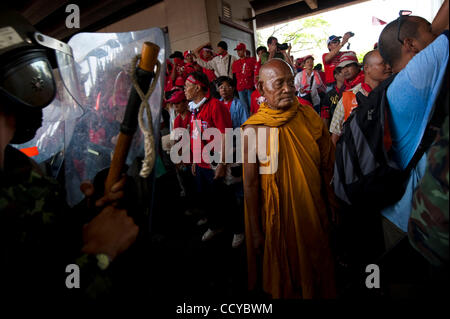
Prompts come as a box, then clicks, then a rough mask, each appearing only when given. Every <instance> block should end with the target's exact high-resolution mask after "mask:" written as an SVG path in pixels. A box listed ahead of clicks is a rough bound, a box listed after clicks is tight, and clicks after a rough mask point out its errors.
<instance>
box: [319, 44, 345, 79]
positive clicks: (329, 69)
mask: <svg viewBox="0 0 450 319" xmlns="http://www.w3.org/2000/svg"><path fill="white" fill-rule="evenodd" d="M347 52H352V51H345V52H339V53H338V54H336V56H335V57H334V58H333V59H331V61H330V62H329V63H325V56H326V55H327V54H328V53H329V52H328V53H324V54H323V55H322V61H323V67H324V69H325V84H326V85H328V84H331V83H333V82H335V79H334V75H333V72H334V69H336V67H337V66H338V64H339V63H340V62H341V56H342V55H343V54H344V53H347Z"/></svg>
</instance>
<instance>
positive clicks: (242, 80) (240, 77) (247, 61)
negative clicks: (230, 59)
mask: <svg viewBox="0 0 450 319" xmlns="http://www.w3.org/2000/svg"><path fill="white" fill-rule="evenodd" d="M255 64H256V60H255V58H243V59H239V60H236V61H234V63H233V65H232V67H231V69H232V71H233V73H234V74H236V80H237V83H236V89H237V90H238V91H244V90H253V89H254V88H255V80H254V78H255Z"/></svg>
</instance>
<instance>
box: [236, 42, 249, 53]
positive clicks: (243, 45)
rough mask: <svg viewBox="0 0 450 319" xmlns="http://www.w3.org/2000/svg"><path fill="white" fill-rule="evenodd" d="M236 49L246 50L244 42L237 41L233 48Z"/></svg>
mask: <svg viewBox="0 0 450 319" xmlns="http://www.w3.org/2000/svg"><path fill="white" fill-rule="evenodd" d="M234 49H235V50H236V51H237V50H247V47H246V46H245V44H244V43H239V44H238V45H237V46H236V47H235V48H234Z"/></svg>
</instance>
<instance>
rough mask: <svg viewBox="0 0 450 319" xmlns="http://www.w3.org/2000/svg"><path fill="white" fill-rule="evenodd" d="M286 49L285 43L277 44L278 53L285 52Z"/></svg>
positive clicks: (287, 46) (287, 45)
mask: <svg viewBox="0 0 450 319" xmlns="http://www.w3.org/2000/svg"><path fill="white" fill-rule="evenodd" d="M288 48H289V44H287V43H283V44H279V43H277V49H278V50H279V51H286V50H287V49H288Z"/></svg>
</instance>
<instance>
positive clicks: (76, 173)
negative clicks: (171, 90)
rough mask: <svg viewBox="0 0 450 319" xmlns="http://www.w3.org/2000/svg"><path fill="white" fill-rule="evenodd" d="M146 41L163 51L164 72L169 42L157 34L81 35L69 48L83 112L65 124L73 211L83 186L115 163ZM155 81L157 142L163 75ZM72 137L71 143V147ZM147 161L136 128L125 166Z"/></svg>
mask: <svg viewBox="0 0 450 319" xmlns="http://www.w3.org/2000/svg"><path fill="white" fill-rule="evenodd" d="M146 41H149V42H152V43H154V44H156V45H158V46H159V47H160V51H159V55H158V61H159V62H160V63H161V65H162V69H163V70H164V67H165V66H164V62H165V59H164V57H165V50H164V48H165V42H164V41H165V40H164V35H163V32H162V30H161V29H159V28H152V29H147V30H142V31H136V32H124V33H79V34H76V35H75V36H73V37H72V38H71V39H70V40H69V42H68V44H69V45H70V46H71V47H72V50H73V57H74V62H75V63H74V65H75V66H76V67H75V68H73V66H72V69H74V70H75V72H76V73H77V78H78V81H79V82H78V83H72V81H67V82H68V83H69V84H70V85H66V86H67V87H66V88H67V90H68V91H69V92H71V91H72V90H79V89H80V90H81V94H78V95H75V94H74V98H75V99H77V100H79V101H78V102H79V104H80V105H82V109H83V111H84V112H83V114H82V115H81V116H79V117H77V118H76V119H73V118H71V119H68V120H66V121H65V136H66V143H65V151H64V153H65V156H64V157H65V183H66V185H65V186H66V191H67V202H68V204H69V205H70V206H73V205H75V204H77V203H78V202H79V201H81V200H82V198H83V195H82V193H81V191H80V183H81V182H82V181H83V180H93V179H94V177H95V175H96V174H97V173H98V172H100V171H101V170H103V169H105V168H107V167H109V165H110V163H111V159H112V153H113V151H114V147H115V144H116V142H117V137H118V134H119V128H120V123H121V121H122V119H123V115H124V112H125V108H126V105H127V102H128V97H129V94H130V91H131V87H132V83H131V79H130V74H129V69H130V65H131V62H132V59H133V58H134V57H135V56H136V55H137V54H140V53H141V49H142V46H143V43H144V42H146ZM68 74H72V72H68ZM61 75H62V77H63V78H64V79H67V76H65V74H64V72H61ZM152 81H157V85H156V88H155V90H154V92H153V94H152V95H151V97H150V99H149V104H150V107H151V113H152V119H153V128H154V134H155V141H158V140H159V138H158V135H159V123H160V115H161V103H162V97H163V96H162V90H163V84H164V74H163V72H162V73H161V74H160V76H159V77H158V78H155V79H153V80H152ZM64 83H65V84H67V83H66V82H64ZM75 84H77V85H78V86H77V85H75ZM69 86H73V87H69ZM147 89H148V88H145V89H144V91H146V90H147ZM144 120H145V121H146V119H144ZM146 124H148V123H146ZM68 134H70V142H68V143H67V141H68V140H67V138H69V136H67V135H68ZM155 147H157V145H155ZM143 155H144V139H143V135H142V133H141V132H140V130H139V128H138V129H137V131H136V133H135V134H134V138H133V142H132V145H131V148H130V151H129V153H128V158H127V161H126V163H127V165H129V166H131V164H132V163H133V162H134V161H135V160H136V158H140V157H143Z"/></svg>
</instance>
